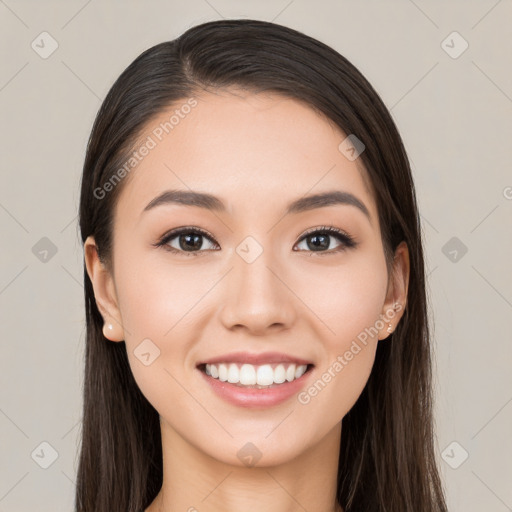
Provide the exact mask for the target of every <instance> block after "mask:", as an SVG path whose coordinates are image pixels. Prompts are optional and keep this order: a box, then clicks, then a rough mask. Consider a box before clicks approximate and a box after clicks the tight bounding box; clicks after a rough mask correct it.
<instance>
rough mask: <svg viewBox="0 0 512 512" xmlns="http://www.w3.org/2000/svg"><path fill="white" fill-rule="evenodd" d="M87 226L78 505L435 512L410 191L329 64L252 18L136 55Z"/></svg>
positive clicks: (423, 322)
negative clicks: (84, 337) (85, 340)
mask: <svg viewBox="0 0 512 512" xmlns="http://www.w3.org/2000/svg"><path fill="white" fill-rule="evenodd" d="M80 227H81V234H82V240H83V242H84V255H85V258H84V260H85V270H84V282H85V300H86V318H87V346H86V361H85V382H84V416H83V429H82V446H81V453H80V463H79V469H78V479H77V494H76V510H77V512H82V511H87V512H92V511H94V512H103V511H105V512H106V511H109V512H111V511H113V510H115V511H123V512H124V511H130V512H140V511H142V510H145V511H146V512H171V511H173V512H174V511H176V510H189V511H194V510H198V511H200V512H203V511H228V512H229V511H239V510H247V509H257V510H265V511H272V512H274V511H275V512H279V511H285V510H286V511H291V510H307V511H308V512H326V511H344V512H352V511H361V512H370V511H392V512H411V511H415V512H416V511H421V512H427V511H446V510H447V509H446V505H445V500H444V496H443V490H442V485H441V481H440V477H439V473H438V470H437V467H436V461H435V456H434V438H433V427H432V412H431V407H432V396H431V393H432V390H431V367H430V347H429V332H428V322H427V306H426V293H425V277H424V261H423V252H422V242H421V235H420V233H421V231H420V220H419V215H418V210H417V205H416V198H415V191H414V184H413V181H412V177H411V171H410V167H409V163H408V159H407V156H406V153H405V150H404V147H403V144H402V141H401V139H400V136H399V134H398V132H397V129H396V127H395V125H394V123H393V121H392V119H391V117H390V114H389V112H388V111H387V109H386V108H385V106H384V105H383V103H382V101H381V99H380V98H379V96H378V95H377V93H376V92H375V91H374V89H373V88H372V87H371V85H370V84H369V83H368V82H367V81H366V79H365V78H364V77H363V76H362V75H361V73H360V72H359V71H358V70H357V69H356V68H355V67H354V66H353V65H352V64H350V63H349V62H348V61H347V60H346V59H345V58H344V57H342V56H341V55H340V54H338V53H337V52H335V51H334V50H333V49H331V48H329V47H328V46H326V45H324V44H323V43H321V42H319V41H317V40H315V39H312V38H311V37H308V36H306V35H304V34H301V33H300V32H297V31H295V30H292V29H290V28H287V27H284V26H280V25H277V24H273V23H267V22H263V21H254V20H223V21H215V22H210V23H205V24H202V25H199V26H196V27H193V28H191V29H189V30H187V31H186V32H185V33H184V34H183V35H182V36H181V37H179V38H178V39H176V40H174V41H170V42H166V43H162V44H159V45H156V46H154V47H153V48H150V49H149V50H147V51H145V52H144V53H143V54H141V55H140V56H139V57H138V58H137V59H136V60H135V61H134V62H133V63H132V64H130V66H128V68H127V69H126V70H125V71H124V72H123V73H122V74H121V76H120V77H119V78H118V80H117V81H116V82H115V84H114V85H113V86H112V88H111V90H110V91H109V93H108V95H107V97H106V99H105V101H104V102H103V105H102V106H101V109H100V111H99V113H98V116H97V118H96V121H95V123H94V127H93V130H92V134H91V137H90V140H89V144H88V148H87V155H86V159H85V165H84V170H83V178H82V188H81V199H80Z"/></svg>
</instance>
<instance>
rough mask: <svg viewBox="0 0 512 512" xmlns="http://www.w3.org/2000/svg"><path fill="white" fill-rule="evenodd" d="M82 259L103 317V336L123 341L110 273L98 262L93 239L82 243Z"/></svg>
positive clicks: (121, 326) (112, 279)
mask: <svg viewBox="0 0 512 512" xmlns="http://www.w3.org/2000/svg"><path fill="white" fill-rule="evenodd" d="M84 258H85V265H86V269H87V274H88V275H89V279H90V280H91V283H92V286H93V289H94V298H95V300H96V305H97V306H98V309H99V311H100V313H101V316H102V317H103V321H104V324H103V335H104V336H105V338H107V339H109V340H111V341H124V329H123V324H122V319H121V312H120V310H119V307H118V301H117V296H116V291H115V286H114V278H113V276H112V275H111V272H110V271H109V270H108V269H107V268H106V266H105V265H104V263H103V262H102V261H101V260H100V258H99V255H98V249H97V246H96V242H95V240H94V237H92V236H89V237H87V239H86V240H85V242H84Z"/></svg>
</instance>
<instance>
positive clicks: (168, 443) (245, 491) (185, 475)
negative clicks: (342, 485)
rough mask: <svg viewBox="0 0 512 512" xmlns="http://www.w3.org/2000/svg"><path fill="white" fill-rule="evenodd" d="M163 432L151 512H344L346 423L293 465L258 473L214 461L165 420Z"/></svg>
mask: <svg viewBox="0 0 512 512" xmlns="http://www.w3.org/2000/svg"><path fill="white" fill-rule="evenodd" d="M161 430H162V450H163V463H164V468H163V469H164V470H163V484H162V488H161V490H160V492H159V494H158V496H157V497H156V498H155V500H154V501H153V503H152V504H151V506H150V507H149V508H148V509H147V510H146V512H175V511H178V510H179V511H187V512H238V511H240V510H247V509H252V508H254V507H255V505H257V508H258V510H265V511H266V512H295V511H297V510H307V511H308V512H343V509H342V508H341V507H340V506H339V504H338V503H337V501H336V490H337V471H338V456H339V445H340V436H341V423H338V424H336V425H335V427H334V428H333V429H332V430H331V431H330V432H328V433H327V434H326V435H325V436H324V437H323V438H322V439H321V440H320V441H319V442H318V443H317V444H316V445H312V446H311V447H309V448H307V449H306V450H304V451H302V452H301V453H300V454H299V455H297V456H296V457H294V458H293V459H292V460H286V461H284V462H283V461H281V462H279V463H274V464H271V463H270V461H269V463H268V464H267V465H265V466H263V465H255V466H253V467H247V466H244V465H243V464H239V465H236V464H230V463H226V462H223V461H219V460H217V459H214V458H212V457H210V456H209V455H208V454H206V453H205V452H204V451H203V450H200V449H199V448H198V447H196V446H194V445H192V444H190V443H189V442H188V441H187V440H185V439H184V438H183V437H182V436H181V435H179V434H178V433H177V432H176V431H175V430H174V429H173V428H172V427H171V426H170V425H169V424H168V423H167V422H165V420H163V419H161ZM243 445H244V443H243V442H242V444H241V446H243ZM262 458H263V457H262Z"/></svg>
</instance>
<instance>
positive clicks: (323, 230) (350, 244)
mask: <svg viewBox="0 0 512 512" xmlns="http://www.w3.org/2000/svg"><path fill="white" fill-rule="evenodd" d="M184 233H186V234H198V235H202V236H204V237H206V238H209V239H210V240H211V241H212V242H214V243H215V244H217V246H218V245H219V244H218V243H217V241H216V240H215V239H214V238H213V236H212V235H210V233H208V232H207V231H205V230H203V229H201V228H196V227H192V226H190V227H182V228H177V229H174V230H172V231H170V232H168V233H166V234H165V235H163V236H162V237H161V238H160V239H159V240H158V241H157V242H156V243H154V244H153V246H154V247H162V248H163V249H164V250H166V251H169V252H171V253H174V254H184V255H185V256H199V255H200V254H201V253H203V252H205V250H200V251H183V250H180V249H175V248H174V247H171V246H169V245H168V244H169V242H170V241H171V240H173V239H174V238H176V237H178V236H179V235H182V234H184ZM315 234H327V235H331V236H333V237H335V238H337V239H338V241H340V242H341V245H340V246H339V247H338V248H336V249H331V250H329V251H310V252H311V256H313V255H315V256H323V255H324V254H333V253H337V252H340V251H344V250H346V249H351V248H354V247H356V246H357V243H356V241H355V240H354V238H352V237H351V236H350V235H348V234H347V233H345V232H343V231H342V230H341V229H338V228H335V227H334V226H321V227H319V228H313V229H311V230H309V231H307V232H306V233H304V234H303V235H302V237H301V238H300V239H299V241H298V242H297V243H300V242H302V241H303V240H304V239H305V238H307V237H308V236H311V235H315ZM208 250H212V249H208ZM295 252H307V251H304V250H301V251H295Z"/></svg>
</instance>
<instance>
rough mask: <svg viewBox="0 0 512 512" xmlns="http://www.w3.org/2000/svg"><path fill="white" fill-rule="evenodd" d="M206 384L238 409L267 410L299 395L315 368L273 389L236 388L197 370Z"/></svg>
mask: <svg viewBox="0 0 512 512" xmlns="http://www.w3.org/2000/svg"><path fill="white" fill-rule="evenodd" d="M197 370H198V371H199V372H200V373H201V375H202V376H203V378H204V379H206V382H208V384H209V385H210V386H211V387H212V389H213V391H215V392H216V393H217V394H218V395H219V396H220V397H221V398H223V399H224V400H226V401H227V402H229V403H231V404H233V405H237V406H238V407H248V408H258V407H259V408H262V407H263V408H265V407H271V406H273V405H278V404H281V403H283V402H285V401H286V400H288V399H289V398H290V397H292V396H293V395H295V394H297V393H298V392H299V391H300V390H301V389H302V388H303V387H304V385H305V384H306V381H307V380H308V379H309V376H310V374H311V373H312V371H313V367H312V368H311V369H310V370H308V371H307V372H306V373H304V374H303V375H301V376H300V377H299V378H298V379H295V380H292V382H284V383H283V384H276V386H275V387H272V388H262V389H258V388H244V387H241V386H236V385H235V384H231V383H229V382H227V381H226V382H222V381H220V380H219V379H214V378H213V377H210V376H209V375H206V373H205V372H203V371H201V370H200V369H199V368H198V369H197Z"/></svg>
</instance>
